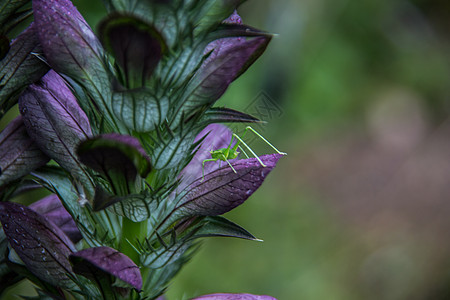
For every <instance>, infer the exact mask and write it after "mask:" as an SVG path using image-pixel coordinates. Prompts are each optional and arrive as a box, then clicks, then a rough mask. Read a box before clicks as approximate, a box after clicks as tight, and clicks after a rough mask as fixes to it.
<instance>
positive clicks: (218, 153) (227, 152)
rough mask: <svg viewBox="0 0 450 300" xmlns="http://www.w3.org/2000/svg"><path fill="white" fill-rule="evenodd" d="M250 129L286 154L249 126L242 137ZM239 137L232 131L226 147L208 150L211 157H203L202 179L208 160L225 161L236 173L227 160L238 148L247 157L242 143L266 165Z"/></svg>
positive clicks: (235, 155) (236, 152)
mask: <svg viewBox="0 0 450 300" xmlns="http://www.w3.org/2000/svg"><path fill="white" fill-rule="evenodd" d="M248 130H250V131H252V132H253V133H254V134H256V135H257V136H258V137H259V138H261V139H262V140H263V141H264V142H266V143H267V144H268V145H269V146H270V147H272V149H274V150H275V151H276V152H277V153H278V154H281V155H287V153H285V152H281V151H279V150H278V149H277V148H275V146H273V145H272V144H271V143H269V141H268V140H266V139H265V138H264V137H263V136H262V135H261V134H259V133H258V132H257V131H256V130H255V129H253V128H252V127H250V126H247V127H246V128H245V131H244V133H243V134H242V138H243V137H244V136H245V134H246V133H247V131H248ZM242 138H240V137H239V136H238V135H237V134H235V133H233V135H232V137H231V141H230V144H229V145H228V147H227V148H220V149H217V150H211V151H209V153H211V158H208V159H205V160H204V161H203V162H202V181H203V180H204V179H205V163H206V162H208V161H218V160H221V161H225V162H226V163H227V164H228V165H229V166H230V168H231V169H232V170H233V172H234V173H237V172H236V170H235V169H234V168H233V165H232V164H231V163H230V162H229V160H230V159H235V158H237V157H238V156H239V154H240V152H239V151H238V148H239V149H240V150H241V151H242V152H243V153H244V154H245V156H246V157H247V158H248V157H249V156H248V155H247V153H246V152H245V151H244V149H243V148H242V146H241V145H240V144H242V145H244V146H245V148H247V149H248V150H249V151H250V153H251V154H252V155H253V156H254V157H255V158H256V159H257V160H258V162H259V163H260V164H261V166H263V167H265V166H266V165H265V164H264V163H263V162H262V161H261V159H260V158H259V157H258V155H256V153H255V152H254V151H253V150H252V149H251V148H250V147H249V146H248V145H247V144H246V143H245V142H244V140H243V139H242ZM235 139H236V144H235V145H234V146H232V145H233V142H234V140H235Z"/></svg>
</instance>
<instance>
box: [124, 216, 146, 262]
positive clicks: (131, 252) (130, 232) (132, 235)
mask: <svg viewBox="0 0 450 300" xmlns="http://www.w3.org/2000/svg"><path fill="white" fill-rule="evenodd" d="M146 236H147V220H145V221H142V222H133V221H131V220H130V219H128V218H125V217H124V218H123V221H122V237H121V239H120V243H119V250H120V252H122V253H123V254H125V255H127V256H128V257H129V258H131V259H132V260H133V261H134V262H135V263H136V264H137V265H139V264H140V262H139V260H140V258H139V253H138V252H137V251H136V249H135V248H136V246H135V245H136V241H137V240H139V241H142V240H143V239H144V238H145V237H146Z"/></svg>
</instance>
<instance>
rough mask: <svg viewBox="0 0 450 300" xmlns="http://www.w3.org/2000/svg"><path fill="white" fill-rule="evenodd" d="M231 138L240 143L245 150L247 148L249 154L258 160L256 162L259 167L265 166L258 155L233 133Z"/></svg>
mask: <svg viewBox="0 0 450 300" xmlns="http://www.w3.org/2000/svg"><path fill="white" fill-rule="evenodd" d="M233 136H234V137H235V138H236V139H237V140H238V141H239V142H241V143H242V145H244V146H245V148H247V149H248V150H249V151H250V153H251V154H252V155H253V156H254V157H255V158H256V159H257V160H258V162H259V163H260V164H261V166H263V167H266V165H265V164H264V163H263V162H262V160H261V159H260V158H259V157H258V155H256V153H255V152H254V151H253V150H252V149H251V148H250V147H249V146H248V145H247V144H246V143H245V142H244V141H243V140H242V139H241V138H240V137H239V136H238V135H237V134H235V133H233Z"/></svg>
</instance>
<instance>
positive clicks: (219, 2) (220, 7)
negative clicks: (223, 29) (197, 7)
mask: <svg viewBox="0 0 450 300" xmlns="http://www.w3.org/2000/svg"><path fill="white" fill-rule="evenodd" d="M244 1H245V0H209V1H204V4H203V7H202V13H200V14H199V15H200V16H201V17H200V19H199V20H198V21H197V23H196V26H195V33H196V34H201V33H202V32H209V31H211V30H212V29H214V28H215V27H217V26H218V25H219V24H220V23H222V21H223V20H225V19H226V18H228V16H230V15H231V14H232V13H233V11H234V10H235V9H236V8H237V7H238V6H239V5H240V4H242V3H243V2H244Z"/></svg>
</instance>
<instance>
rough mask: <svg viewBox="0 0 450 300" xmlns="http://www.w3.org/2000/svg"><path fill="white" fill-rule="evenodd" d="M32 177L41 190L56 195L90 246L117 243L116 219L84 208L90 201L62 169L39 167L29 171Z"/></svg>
mask: <svg viewBox="0 0 450 300" xmlns="http://www.w3.org/2000/svg"><path fill="white" fill-rule="evenodd" d="M32 175H33V176H34V177H35V178H36V179H37V181H38V182H40V183H41V184H42V185H43V186H44V187H46V188H47V189H49V190H50V191H51V192H53V193H55V194H57V195H58V197H59V198H60V199H61V201H62V203H63V205H64V207H65V208H66V210H67V211H68V212H69V213H70V214H71V215H72V218H73V219H74V220H75V222H76V223H77V225H78V227H79V229H80V231H81V233H82V235H83V237H84V238H85V240H86V242H87V243H88V244H89V245H90V246H91V247H94V246H101V245H114V243H115V241H116V240H118V237H117V236H115V234H114V233H115V232H120V222H119V220H118V219H117V217H116V216H115V215H114V214H112V213H108V212H107V211H105V210H103V211H100V212H97V213H94V212H93V211H92V209H91V208H90V207H89V205H87V203H89V202H88V199H87V198H86V192H85V191H83V188H82V186H81V185H79V184H77V183H76V182H74V183H72V181H71V180H70V179H69V178H68V176H67V174H66V173H65V172H64V171H63V170H62V169H60V168H57V167H54V166H52V167H50V166H46V167H43V168H40V169H39V170H36V171H34V172H32ZM92 194H93V193H92Z"/></svg>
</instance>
